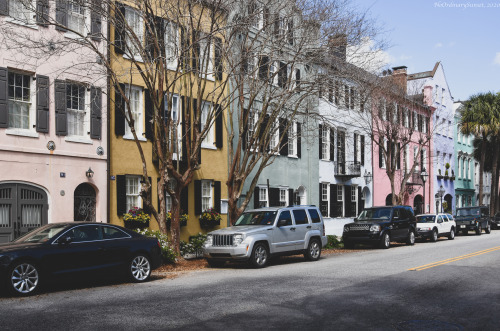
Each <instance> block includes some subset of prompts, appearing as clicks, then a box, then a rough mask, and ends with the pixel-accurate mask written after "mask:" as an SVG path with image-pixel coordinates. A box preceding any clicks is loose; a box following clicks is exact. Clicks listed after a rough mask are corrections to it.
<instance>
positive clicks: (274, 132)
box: [269, 119, 280, 155]
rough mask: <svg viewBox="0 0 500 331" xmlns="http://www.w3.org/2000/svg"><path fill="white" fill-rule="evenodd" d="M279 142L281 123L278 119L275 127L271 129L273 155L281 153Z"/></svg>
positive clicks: (274, 124)
mask: <svg viewBox="0 0 500 331" xmlns="http://www.w3.org/2000/svg"><path fill="white" fill-rule="evenodd" d="M279 142H280V132H279V121H278V119H276V120H275V121H274V122H273V126H272V128H271V139H270V142H269V149H270V152H271V153H274V154H276V155H277V154H279V153H280V148H279Z"/></svg>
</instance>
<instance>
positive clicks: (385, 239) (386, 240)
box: [380, 232, 391, 249]
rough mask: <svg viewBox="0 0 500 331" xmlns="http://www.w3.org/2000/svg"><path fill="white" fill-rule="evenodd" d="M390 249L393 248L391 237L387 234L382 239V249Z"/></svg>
mask: <svg viewBox="0 0 500 331" xmlns="http://www.w3.org/2000/svg"><path fill="white" fill-rule="evenodd" d="M389 247H391V236H390V235H389V234H388V233H387V232H386V233H384V234H383V235H382V239H380V248H383V249H388V248H389Z"/></svg>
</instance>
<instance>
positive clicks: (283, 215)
mask: <svg viewBox="0 0 500 331" xmlns="http://www.w3.org/2000/svg"><path fill="white" fill-rule="evenodd" d="M281 220H284V221H286V222H285V226H287V225H292V215H291V214H290V211H288V210H284V211H282V212H281V214H280V217H279V218H278V223H279V221H281Z"/></svg>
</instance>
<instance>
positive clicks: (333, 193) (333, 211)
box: [330, 184, 341, 217]
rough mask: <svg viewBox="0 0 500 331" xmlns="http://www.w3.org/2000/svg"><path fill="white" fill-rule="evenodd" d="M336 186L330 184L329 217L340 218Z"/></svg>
mask: <svg viewBox="0 0 500 331" xmlns="http://www.w3.org/2000/svg"><path fill="white" fill-rule="evenodd" d="M337 205H338V202H337V185H336V184H330V217H338V216H341V215H340V214H339V210H338V208H337Z"/></svg>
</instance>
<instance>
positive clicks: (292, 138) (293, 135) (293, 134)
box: [288, 122, 297, 156]
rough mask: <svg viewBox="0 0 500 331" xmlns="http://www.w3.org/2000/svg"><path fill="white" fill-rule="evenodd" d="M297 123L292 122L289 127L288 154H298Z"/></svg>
mask: <svg viewBox="0 0 500 331" xmlns="http://www.w3.org/2000/svg"><path fill="white" fill-rule="evenodd" d="M296 126H297V123H296V122H292V123H291V124H290V128H289V129H288V156H297V129H296Z"/></svg>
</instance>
